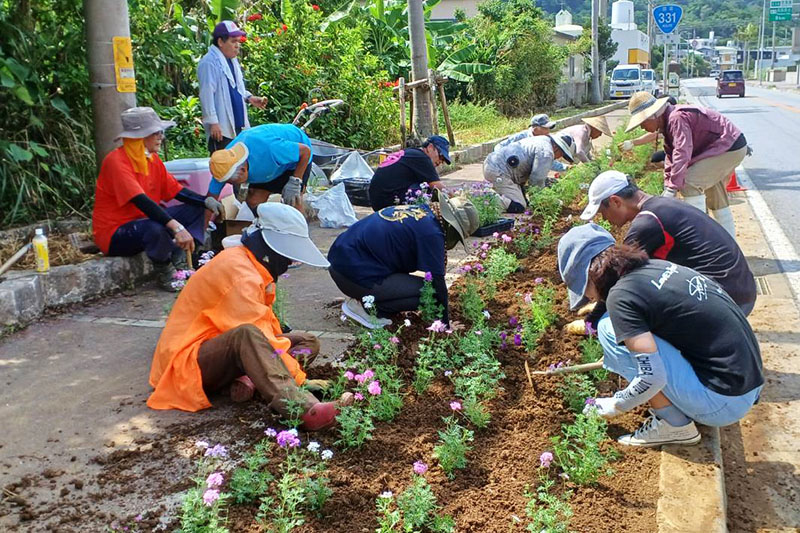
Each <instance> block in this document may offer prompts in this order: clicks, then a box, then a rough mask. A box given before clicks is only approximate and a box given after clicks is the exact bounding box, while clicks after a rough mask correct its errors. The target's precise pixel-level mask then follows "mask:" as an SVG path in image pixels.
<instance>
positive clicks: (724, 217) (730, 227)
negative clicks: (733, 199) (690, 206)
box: [711, 207, 736, 239]
mask: <svg viewBox="0 0 800 533" xmlns="http://www.w3.org/2000/svg"><path fill="white" fill-rule="evenodd" d="M711 213H712V214H713V215H714V220H716V221H717V223H718V224H719V225H720V226H722V227H723V228H725V231H727V232H728V233H730V235H731V237H733V238H734V239H736V224H735V223H734V222H733V212H732V211H731V208H730V207H723V208H722V209H716V210H714V211H712V212H711Z"/></svg>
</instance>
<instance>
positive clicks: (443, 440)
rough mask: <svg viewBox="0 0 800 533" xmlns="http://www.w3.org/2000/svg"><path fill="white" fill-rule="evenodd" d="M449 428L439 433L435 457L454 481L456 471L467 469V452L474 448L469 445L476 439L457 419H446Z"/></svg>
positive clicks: (434, 450)
mask: <svg viewBox="0 0 800 533" xmlns="http://www.w3.org/2000/svg"><path fill="white" fill-rule="evenodd" d="M445 422H446V423H447V427H446V428H445V430H444V431H439V432H438V433H439V444H438V445H437V446H435V447H434V448H433V456H434V457H435V458H436V459H437V460H438V461H439V466H441V467H442V470H444V473H445V474H447V477H448V478H450V479H454V478H455V477H456V473H455V471H456V470H460V469H463V468H466V467H467V452H469V451H470V450H471V449H472V447H471V446H470V445H469V443H470V442H472V440H473V439H474V434H473V432H472V431H471V430H469V429H467V428H465V427H462V426H461V425H459V423H458V422H457V421H456V420H455V417H452V416H450V417H447V418H445Z"/></svg>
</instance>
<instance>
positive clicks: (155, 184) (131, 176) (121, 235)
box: [92, 107, 222, 291]
mask: <svg viewBox="0 0 800 533" xmlns="http://www.w3.org/2000/svg"><path fill="white" fill-rule="evenodd" d="M174 125H175V123H174V122H172V121H171V120H170V121H163V120H161V119H160V118H159V117H158V115H157V114H156V112H155V111H153V109H152V108H149V107H133V108H131V109H127V110H125V111H123V112H122V126H123V131H122V133H120V134H119V137H117V139H118V140H119V139H122V146H120V147H119V148H117V149H116V150H114V151H112V152H111V153H109V154H108V155H107V156H106V157H105V159H104V160H103V164H102V166H101V168H100V175H99V176H98V178H97V185H96V187H95V202H94V211H93V213H92V230H93V233H94V241H95V243H96V244H97V246H98V247H99V248H100V250H101V251H102V252H103V253H104V254H106V255H111V256H114V255H117V256H130V255H135V254H138V253H140V252H142V251H144V252H145V253H146V254H147V257H148V258H150V260H151V261H152V262H153V267H154V269H155V271H156V275H157V279H158V284H159V286H160V287H161V288H162V289H164V290H167V291H175V290H176V289H175V288H174V287H173V275H174V274H175V266H178V267H179V268H188V266H187V265H186V252H187V251H188V252H189V253H191V252H193V251H194V248H195V241H197V242H199V243H202V242H203V240H204V233H205V225H204V218H205V217H204V214H205V211H206V210H209V211H211V212H213V213H215V214H221V213H222V204H220V203H219V202H218V201H217V200H216V199H215V198H206V197H204V196H202V195H200V194H197V193H195V192H193V191H191V190H189V189H187V188H185V187H183V186H181V185H180V184H179V183H178V181H177V180H176V179H175V178H174V177H172V175H171V174H169V173H168V172H167V169H166V167H165V166H164V163H163V162H162V161H161V159H160V158H159V157H158V151H159V149H160V148H161V141H162V140H163V138H164V130H166V129H167V128H170V127H172V126H174ZM173 198H175V199H177V200H179V201H181V202H183V205H177V206H174V207H168V208H166V209H165V208H163V207H161V205H159V204H160V203H161V202H165V201H168V200H172V199H173Z"/></svg>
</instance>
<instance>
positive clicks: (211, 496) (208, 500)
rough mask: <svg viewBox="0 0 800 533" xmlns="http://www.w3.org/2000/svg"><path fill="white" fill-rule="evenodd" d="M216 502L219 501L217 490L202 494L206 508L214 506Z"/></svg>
mask: <svg viewBox="0 0 800 533" xmlns="http://www.w3.org/2000/svg"><path fill="white" fill-rule="evenodd" d="M217 500H219V491H218V490H217V489H208V490H207V491H205V492H204V493H203V503H204V504H206V506H207V507H211V506H212V505H214V502H216V501H217Z"/></svg>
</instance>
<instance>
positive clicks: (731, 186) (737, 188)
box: [725, 170, 747, 192]
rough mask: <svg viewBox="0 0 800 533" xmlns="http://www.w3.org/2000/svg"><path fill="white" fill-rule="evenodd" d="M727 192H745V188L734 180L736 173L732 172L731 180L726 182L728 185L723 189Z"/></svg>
mask: <svg viewBox="0 0 800 533" xmlns="http://www.w3.org/2000/svg"><path fill="white" fill-rule="evenodd" d="M725 189H726V190H727V191H728V192H742V191H746V190H747V188H746V187H742V186H741V185H739V182H738V181H737V180H736V171H735V170H734V171H733V172H731V178H730V179H729V180H728V185H727V186H726V187H725Z"/></svg>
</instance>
